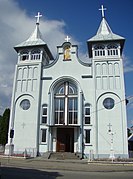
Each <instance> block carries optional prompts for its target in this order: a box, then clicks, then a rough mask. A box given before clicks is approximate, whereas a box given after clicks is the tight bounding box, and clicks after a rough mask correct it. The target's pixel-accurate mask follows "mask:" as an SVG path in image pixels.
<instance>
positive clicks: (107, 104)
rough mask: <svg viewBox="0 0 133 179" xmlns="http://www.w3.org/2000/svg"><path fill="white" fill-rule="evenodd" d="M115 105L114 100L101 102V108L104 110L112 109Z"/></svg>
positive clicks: (108, 99)
mask: <svg viewBox="0 0 133 179" xmlns="http://www.w3.org/2000/svg"><path fill="white" fill-rule="evenodd" d="M114 105H115V101H114V99H112V98H106V99H104V101H103V106H104V107H105V108H106V109H112V108H113V107H114Z"/></svg>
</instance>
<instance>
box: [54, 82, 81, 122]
mask: <svg viewBox="0 0 133 179" xmlns="http://www.w3.org/2000/svg"><path fill="white" fill-rule="evenodd" d="M77 95H78V94H77V87H76V86H75V85H74V84H72V83H70V82H64V83H62V84H60V85H58V86H57V87H56V88H55V94H54V101H55V102H54V114H55V116H54V119H55V120H54V121H55V124H64V125H68V124H77V123H78V121H77V117H78V97H77Z"/></svg>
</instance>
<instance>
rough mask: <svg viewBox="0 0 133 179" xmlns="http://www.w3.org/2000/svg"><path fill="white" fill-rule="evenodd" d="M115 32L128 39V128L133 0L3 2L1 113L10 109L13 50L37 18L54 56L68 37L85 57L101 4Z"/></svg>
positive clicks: (132, 120) (132, 113)
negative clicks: (37, 16)
mask: <svg viewBox="0 0 133 179" xmlns="http://www.w3.org/2000/svg"><path fill="white" fill-rule="evenodd" d="M102 4H103V5H104V6H105V7H106V8H107V10H106V12H105V18H106V20H107V22H108V23H109V25H110V27H111V29H112V31H113V32H114V33H116V34H119V35H121V36H123V37H125V38H126V43H125V47H124V52H123V61H124V71H125V87H126V96H127V98H129V103H128V105H127V113H128V126H129V127H130V126H132V125H133V99H132V97H131V96H133V82H132V78H133V48H132V46H133V44H132V43H133V21H132V16H133V9H132V7H133V1H132V0H126V1H121V0H93V1H91V0H83V1H75V0H67V1H65V0H0V114H2V113H3V110H4V109H5V108H7V107H10V102H11V94H12V85H13V77H14V71H15V64H16V63H17V53H16V52H15V50H14V49H13V47H14V46H15V45H17V44H19V43H21V42H22V41H24V40H26V39H27V38H28V37H29V36H30V34H31V33H32V32H33V30H34V28H35V22H36V19H35V17H34V16H35V15H36V14H37V12H38V11H39V12H41V14H42V15H43V17H42V18H41V22H40V30H41V33H42V35H43V39H44V41H45V42H46V43H47V44H48V46H49V48H50V50H51V51H52V53H53V55H54V57H56V46H57V45H61V44H62V43H63V41H64V38H65V37H66V35H69V36H70V37H71V42H72V43H74V44H77V45H78V46H79V56H80V58H82V59H83V58H86V54H87V45H86V41H87V40H88V39H89V38H91V37H92V36H94V35H95V34H96V31H97V28H98V27H99V24H100V22H101V12H100V11H99V10H98V9H99V8H100V6H101V5H102Z"/></svg>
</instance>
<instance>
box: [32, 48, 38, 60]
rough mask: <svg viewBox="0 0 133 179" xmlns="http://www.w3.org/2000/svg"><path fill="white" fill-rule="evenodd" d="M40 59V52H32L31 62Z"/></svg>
mask: <svg viewBox="0 0 133 179" xmlns="http://www.w3.org/2000/svg"><path fill="white" fill-rule="evenodd" d="M39 59H40V50H33V51H32V52H31V60H39Z"/></svg>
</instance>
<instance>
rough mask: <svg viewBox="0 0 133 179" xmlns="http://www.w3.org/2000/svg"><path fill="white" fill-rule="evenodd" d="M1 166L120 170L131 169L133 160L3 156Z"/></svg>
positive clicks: (71, 169) (92, 170)
mask: <svg viewBox="0 0 133 179" xmlns="http://www.w3.org/2000/svg"><path fill="white" fill-rule="evenodd" d="M0 163H1V167H20V168H30V169H42V170H68V171H84V172H120V171H122V172H123V171H132V172H133V162H131V163H129V162H128V163H127V162H125V163H124V162H123V163H111V162H89V163H88V161H87V160H49V159H42V158H39V157H37V158H34V159H24V158H5V157H0Z"/></svg>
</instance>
